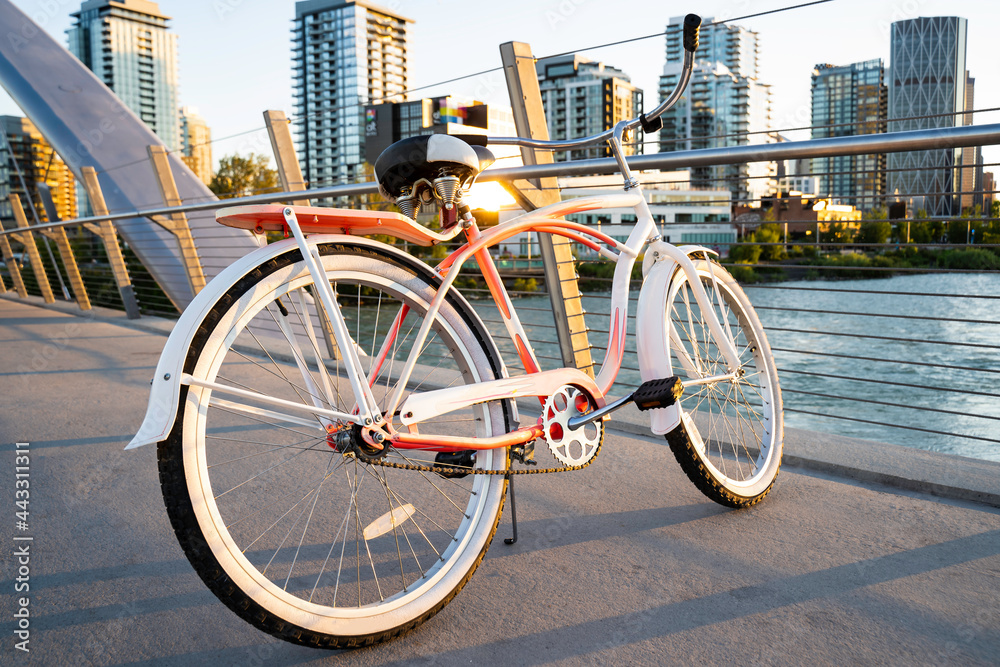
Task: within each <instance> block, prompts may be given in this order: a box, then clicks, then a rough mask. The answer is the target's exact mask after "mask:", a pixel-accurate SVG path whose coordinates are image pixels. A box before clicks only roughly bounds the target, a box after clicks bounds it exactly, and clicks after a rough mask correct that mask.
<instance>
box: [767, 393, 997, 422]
mask: <svg viewBox="0 0 1000 667" xmlns="http://www.w3.org/2000/svg"><path fill="white" fill-rule="evenodd" d="M782 393H783V394H802V395H805V396H820V397H822V398H826V399H829V398H833V399H837V400H840V401H856V402H859V403H869V404H872V405H885V406H887V407H890V408H903V409H905V410H919V411H921V412H936V413H938V414H943V415H959V416H961V417H973V418H976V419H992V420H994V421H1000V417H998V416H995V415H981V414H970V413H969V412H959V411H958V410H945V409H943V408H931V407H927V406H925V405H906V404H905V403H892V402H889V401H878V400H875V399H873V398H868V397H865V398H859V397H857V396H838V395H836V394H825V393H821V392H818V391H805V390H803V389H784V390H782Z"/></svg>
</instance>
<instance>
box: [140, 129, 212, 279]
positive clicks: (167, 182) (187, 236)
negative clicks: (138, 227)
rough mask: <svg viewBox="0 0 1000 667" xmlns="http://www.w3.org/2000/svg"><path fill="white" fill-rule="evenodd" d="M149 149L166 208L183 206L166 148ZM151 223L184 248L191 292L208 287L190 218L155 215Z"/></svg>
mask: <svg viewBox="0 0 1000 667" xmlns="http://www.w3.org/2000/svg"><path fill="white" fill-rule="evenodd" d="M146 150H147V151H148V152H149V161H150V162H151V163H152V165H153V173H154V174H155V175H156V183H157V185H159V186H160V195H161V196H162V197H163V204H164V205H165V206H180V205H181V204H182V203H183V202H182V201H181V196H180V194H179V193H178V192H177V184H176V183H175V182H174V174H173V172H172V171H170V161H169V160H168V159H167V149H166V147H165V146H147V148H146ZM152 220H153V222H155V223H156V224H158V225H160V226H161V227H163V228H164V229H166V230H167V231H168V232H170V233H171V234H173V235H174V236H176V237H177V245H179V246H180V249H181V259H182V260H183V262H184V268H185V269H186V271H187V278H188V284H190V285H191V293H192V294H197V293H198V292H200V291H201V290H202V288H204V287H205V273H204V272H203V271H202V268H201V260H200V259H198V250H197V249H196V248H195V247H194V237H192V236H191V228H190V227H188V222H187V216H186V215H184V214H183V213H174V214H172V215H171V216H170V217H169V218H167V217H163V216H159V215H156V216H153V217H152Z"/></svg>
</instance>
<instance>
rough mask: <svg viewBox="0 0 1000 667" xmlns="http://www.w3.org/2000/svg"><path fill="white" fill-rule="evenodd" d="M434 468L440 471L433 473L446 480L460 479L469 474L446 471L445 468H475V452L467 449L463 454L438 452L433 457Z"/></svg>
mask: <svg viewBox="0 0 1000 667" xmlns="http://www.w3.org/2000/svg"><path fill="white" fill-rule="evenodd" d="M434 467H435V468H440V469H441V470H435V472H436V473H437V474H439V475H441V476H442V477H447V478H448V479H461V478H462V477H465V476H466V475H468V474H469V473H467V472H455V471H452V470H446V469H447V468H468V469H469V470H471V469H472V468H474V467H476V450H474V449H467V450H465V451H464V452H438V454H437V456H435V457H434Z"/></svg>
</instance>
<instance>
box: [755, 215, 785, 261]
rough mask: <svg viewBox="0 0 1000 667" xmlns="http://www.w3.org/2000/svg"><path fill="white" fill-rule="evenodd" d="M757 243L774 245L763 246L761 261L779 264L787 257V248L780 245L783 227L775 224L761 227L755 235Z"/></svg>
mask: <svg viewBox="0 0 1000 667" xmlns="http://www.w3.org/2000/svg"><path fill="white" fill-rule="evenodd" d="M754 240H755V241H756V242H757V243H769V244H773V245H765V246H761V255H760V256H761V259H763V260H765V261H773V262H777V261H780V260H782V259H785V257H787V255H786V253H785V247H784V246H782V245H778V244H780V243H781V227H780V226H778V225H777V224H775V223H773V222H772V223H768V224H766V225H761V226H760V228H758V229H757V233H756V234H754Z"/></svg>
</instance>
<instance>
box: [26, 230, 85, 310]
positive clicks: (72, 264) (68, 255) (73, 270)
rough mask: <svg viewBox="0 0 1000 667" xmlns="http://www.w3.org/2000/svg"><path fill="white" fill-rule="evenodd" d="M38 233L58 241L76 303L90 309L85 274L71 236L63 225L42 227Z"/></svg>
mask: <svg viewBox="0 0 1000 667" xmlns="http://www.w3.org/2000/svg"><path fill="white" fill-rule="evenodd" d="M38 233H39V234H41V235H42V236H44V237H45V238H47V239H51V240H52V241H55V242H56V247H57V248H59V255H60V256H61V257H62V262H63V266H64V267H66V273H67V274H69V285H70V287H72V288H73V296H74V297H76V304H77V305H78V306H80V310H90V297H89V296H87V286H86V285H84V284H83V276H81V275H80V267H79V266H78V265H77V263H76V255H74V254H73V247H72V246H71V245H70V244H69V237H67V236H66V230H65V229H64V228H62V227H60V228H58V229H40V230H38Z"/></svg>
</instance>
